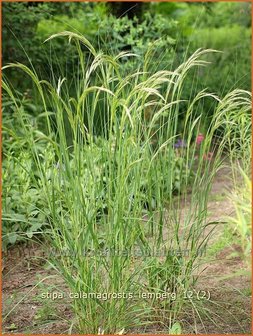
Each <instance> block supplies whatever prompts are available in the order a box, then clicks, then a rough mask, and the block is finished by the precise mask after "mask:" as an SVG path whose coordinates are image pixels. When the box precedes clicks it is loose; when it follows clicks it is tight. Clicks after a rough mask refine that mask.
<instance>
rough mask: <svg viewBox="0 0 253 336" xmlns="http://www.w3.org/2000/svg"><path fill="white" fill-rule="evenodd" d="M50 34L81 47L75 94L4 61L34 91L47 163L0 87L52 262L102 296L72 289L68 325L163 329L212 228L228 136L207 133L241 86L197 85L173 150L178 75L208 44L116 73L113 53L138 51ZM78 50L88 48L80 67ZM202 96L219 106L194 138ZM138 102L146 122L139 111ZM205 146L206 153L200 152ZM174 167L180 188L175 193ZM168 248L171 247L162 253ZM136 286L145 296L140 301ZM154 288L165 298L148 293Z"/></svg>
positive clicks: (72, 285)
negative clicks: (43, 203)
mask: <svg viewBox="0 0 253 336" xmlns="http://www.w3.org/2000/svg"><path fill="white" fill-rule="evenodd" d="M59 37H68V38H69V41H70V42H72V41H73V42H74V43H75V44H76V48H77V52H78V55H79V68H80V73H79V78H77V79H76V84H75V86H76V92H75V93H74V94H73V95H72V94H71V93H70V90H69V86H68V82H67V81H66V80H65V78H64V77H63V78H60V79H59V80H58V82H57V83H50V82H48V81H45V80H40V79H39V78H38V75H37V74H36V72H35V71H32V70H30V69H29V68H28V67H26V66H24V65H22V64H10V65H8V66H6V67H4V68H7V67H13V68H17V69H21V70H23V71H24V72H25V73H26V74H27V75H28V76H30V78H31V79H32V81H33V82H34V84H35V86H36V87H37V90H38V92H39V94H40V97H41V101H42V104H43V106H44V109H45V113H44V117H45V120H46V123H47V127H48V130H47V134H43V133H41V138H43V140H47V141H48V148H47V153H46V155H45V158H46V160H44V159H43V158H42V157H41V155H40V154H39V153H38V151H37V150H36V146H35V145H34V138H33V133H32V132H31V131H30V128H29V124H27V120H26V119H25V117H24V115H23V114H22V111H21V108H20V106H19V104H18V102H17V100H16V99H15V94H14V93H13V92H12V90H11V87H10V85H9V84H8V81H7V80H4V82H3V89H4V90H5V91H6V92H7V94H9V96H10V97H11V99H12V100H13V102H14V104H15V105H16V109H17V111H18V113H19V114H20V122H21V124H22V127H23V128H24V130H25V134H26V141H27V145H28V147H29V151H30V152H31V153H32V155H33V157H34V160H35V162H36V165H37V168H38V171H39V176H33V179H34V182H35V183H36V184H37V187H38V188H39V189H40V190H41V192H42V193H43V194H44V195H45V197H46V199H47V202H48V207H49V209H50V213H49V215H48V224H49V226H50V228H51V229H50V234H49V235H48V239H49V241H50V243H51V244H52V246H53V247H54V248H55V251H56V252H57V255H55V256H52V257H51V260H50V261H51V263H52V265H53V266H54V267H55V269H56V270H57V271H58V272H59V274H60V275H61V276H62V277H63V278H64V280H65V283H66V285H67V286H68V288H69V290H70V291H71V292H73V293H84V295H89V293H93V294H94V293H95V294H96V293H97V294H99V293H100V294H102V293H107V295H108V297H105V296H101V297H94V296H93V297H92V298H87V299H80V296H78V297H74V298H73V301H72V305H73V309H74V312H75V317H76V318H75V321H74V322H73V323H74V324H75V327H76V328H78V329H79V331H80V332H81V333H95V334H96V333H122V332H123V331H131V330H134V328H136V327H140V326H142V325H149V324H151V325H152V324H153V325H155V326H157V327H158V325H160V326H159V328H160V327H162V328H165V329H166V330H169V329H170V330H173V328H174V327H173V326H175V322H176V321H177V318H178V314H179V313H180V311H181V310H182V307H183V305H184V304H185V300H184V293H185V291H187V289H189V288H191V286H193V285H194V279H195V277H194V276H193V274H195V273H196V271H197V268H198V265H199V262H198V261H199V257H200V255H201V253H200V251H202V250H203V249H204V248H205V247H206V245H207V242H208V238H209V236H210V234H211V232H212V230H209V229H208V228H209V226H211V224H212V223H207V222H206V217H207V211H206V209H207V200H208V194H209V191H210V187H211V183H212V179H213V177H214V175H215V173H216V172H217V170H218V169H219V167H220V166H221V164H222V160H221V155H222V151H223V148H224V146H225V143H226V141H227V140H226V139H223V138H222V139H219V143H218V145H217V144H216V145H215V143H214V141H213V140H214V137H215V134H216V133H215V132H216V131H217V129H218V128H219V127H220V126H222V125H223V123H224V118H223V117H222V116H224V115H226V111H227V109H228V108H229V106H230V105H233V108H234V110H235V111H236V109H237V108H238V109H239V108H242V106H247V104H248V100H244V98H241V99H239V100H233V98H234V97H235V96H237V95H238V98H239V97H241V96H242V97H243V96H244V95H248V93H247V92H239V91H237V92H234V93H233V94H231V96H230V98H227V97H225V99H224V100H221V99H220V98H218V97H217V96H216V95H214V94H210V93H207V92H206V91H205V90H204V91H202V92H199V93H198V94H197V96H196V97H194V98H193V99H192V100H191V101H189V102H187V110H186V111H185V119H184V130H183V139H184V142H185V144H186V146H185V147H183V148H181V149H180V150H179V151H177V152H176V151H175V149H174V146H175V143H176V141H177V139H178V134H177V132H178V130H177V124H178V120H179V107H180V104H181V102H182V100H181V97H182V90H183V82H184V79H185V77H186V76H187V73H188V72H189V71H190V69H192V68H193V67H195V66H204V65H206V61H204V60H202V58H201V57H202V56H205V55H206V54H209V53H211V52H215V51H213V50H197V51H196V52H195V53H194V54H193V55H192V56H191V57H190V58H189V59H188V60H186V61H185V62H184V63H183V64H182V65H180V66H179V67H178V68H177V69H176V70H175V71H158V72H156V73H148V72H147V71H146V69H147V68H148V67H147V64H145V62H144V69H136V72H134V73H130V74H127V75H126V74H122V73H121V62H122V59H126V58H127V57H136V56H137V55H134V54H130V53H121V54H119V55H118V56H116V57H111V56H109V55H104V54H103V53H102V52H97V51H96V50H95V49H94V48H93V46H92V45H91V44H90V43H89V41H87V40H86V39H85V38H84V37H83V36H80V35H77V34H75V33H71V32H63V33H60V34H56V35H53V36H51V37H50V39H53V38H59ZM83 47H85V48H87V49H88V50H89V52H90V55H91V56H90V57H91V58H92V60H91V62H90V63H87V62H86V59H85V57H84V54H83V52H82V48H83ZM148 61H149V60H148V57H147V58H146V62H148ZM207 98H208V99H214V100H215V101H217V107H216V110H215V111H214V113H213V117H212V120H209V128H208V130H207V133H206V135H205V140H204V141H203V142H202V144H200V145H198V144H196V142H195V134H196V133H198V132H199V129H200V127H201V125H202V124H203V123H204V122H205V118H206V117H205V116H204V115H202V114H197V112H196V111H197V106H198V104H199V102H200V101H201V100H203V99H207ZM229 99H230V100H229ZM242 102H244V104H243V103H242ZM48 105H50V111H52V112H53V113H52V112H49V108H48V107H47V106H48ZM243 108H244V107H243ZM245 109H246V107H245ZM147 110H148V111H151V116H150V118H145V113H146V111H147ZM98 130H100V131H98ZM67 131H68V133H67ZM69 136H70V138H71V141H70V142H69V139H68V137H69ZM209 152H212V153H213V158H212V161H209V160H204V157H205V155H206V154H207V153H209ZM180 160H181V161H180ZM175 162H183V163H184V164H181V166H180V165H179V166H178V165H176V164H175ZM190 172H194V174H193V176H191V174H190ZM178 175H179V181H180V186H179V187H178V193H179V195H178V197H177V199H174V193H175V185H174V181H175V178H176V176H178ZM186 202H188V204H189V206H188V208H187V211H186V212H185V213H184V214H183V213H182V211H181V207H182V204H184V203H186ZM144 209H145V211H144ZM40 210H41V211H43V209H40ZM174 250H176V251H177V253H176V254H173V253H171V251H174ZM161 251H162V253H161ZM184 251H187V255H184ZM140 293H144V294H145V295H144V294H143V296H141V297H139V296H138V295H139V294H140ZM148 293H151V294H155V295H156V296H155V295H153V296H152V295H151V296H150V295H148ZM95 294H94V295H95ZM162 294H163V295H164V294H166V295H168V294H170V296H168V297H167V298H166V300H162V301H161V300H157V299H156V298H157V297H159V295H160V296H161V295H162ZM172 294H173V295H172Z"/></svg>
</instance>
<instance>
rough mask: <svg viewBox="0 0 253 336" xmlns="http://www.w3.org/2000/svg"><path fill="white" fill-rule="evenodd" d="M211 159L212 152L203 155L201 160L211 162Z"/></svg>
mask: <svg viewBox="0 0 253 336" xmlns="http://www.w3.org/2000/svg"><path fill="white" fill-rule="evenodd" d="M212 157H213V153H212V152H209V153H207V154H204V156H203V159H204V160H208V161H211V160H212Z"/></svg>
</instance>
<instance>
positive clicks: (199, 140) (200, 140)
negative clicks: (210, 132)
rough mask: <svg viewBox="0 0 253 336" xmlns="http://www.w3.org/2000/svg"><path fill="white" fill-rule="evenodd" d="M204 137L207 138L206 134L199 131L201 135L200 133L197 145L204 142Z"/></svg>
mask: <svg viewBox="0 0 253 336" xmlns="http://www.w3.org/2000/svg"><path fill="white" fill-rule="evenodd" d="M204 139H205V137H204V135H203V134H201V133H199V135H198V136H197V138H196V143H197V145H200V144H201V142H202V141H203V140H204Z"/></svg>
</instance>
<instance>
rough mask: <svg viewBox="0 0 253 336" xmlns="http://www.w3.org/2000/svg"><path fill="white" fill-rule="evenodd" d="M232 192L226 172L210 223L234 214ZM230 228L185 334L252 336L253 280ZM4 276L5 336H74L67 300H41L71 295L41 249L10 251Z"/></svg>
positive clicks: (221, 235)
mask: <svg viewBox="0 0 253 336" xmlns="http://www.w3.org/2000/svg"><path fill="white" fill-rule="evenodd" d="M230 190H232V182H231V179H230V172H229V169H228V168H224V169H222V170H221V171H220V172H219V173H218V174H217V176H216V178H215V181H214V184H213V187H212V192H211V197H210V202H209V205H208V214H209V220H210V221H222V220H223V219H224V218H226V216H229V215H232V214H233V206H232V204H231V203H230V202H229V201H228V198H227V195H228V193H229V192H230ZM186 206H187V205H186ZM224 222H225V220H224ZM226 225H227V224H224V225H222V224H221V225H220V226H218V228H217V230H216V232H215V235H214V237H213V238H212V240H211V244H210V247H209V248H210V249H211V252H210V253H208V256H205V257H203V265H202V266H201V267H202V271H203V272H202V273H201V276H200V279H199V282H198V288H199V290H201V291H203V292H205V293H206V294H205V295H207V296H208V299H206V300H205V301H204V302H203V310H201V312H200V311H199V310H194V309H193V308H189V309H188V308H186V309H185V310H184V311H183V312H182V316H181V324H182V325H183V333H184V334H189V333H191V334H251V275H250V271H249V267H248V266H247V264H246V262H245V261H244V260H243V258H242V253H241V251H240V246H239V239H238V237H237V236H236V234H235V233H234V232H231V230H230V231H229V229H228V228H226V227H225V226H226ZM227 235H228V238H227V240H226V236H227ZM2 274H3V275H2V293H3V294H2V298H3V312H2V314H3V333H7V334H10V333H12V334H15V333H22V334H68V333H69V332H70V330H71V321H73V319H74V318H73V315H72V312H71V308H70V303H69V302H68V301H67V299H65V298H64V299H59V298H57V299H55V300H53V299H52V298H49V299H43V298H42V297H41V296H42V293H43V292H44V293H47V292H49V291H51V292H52V291H53V290H54V289H56V288H57V292H59V290H61V289H62V290H63V291H64V290H65V291H66V288H64V284H63V282H62V280H61V278H60V277H59V276H58V275H57V274H56V272H55V271H54V270H53V269H52V268H51V267H50V265H48V263H46V262H45V259H43V252H42V249H41V247H40V246H39V245H36V244H29V245H27V246H25V245H19V246H15V247H13V248H11V249H9V251H8V253H7V254H4V255H3V262H2ZM209 296H210V298H209ZM45 300H47V301H45ZM45 302H47V304H45ZM72 333H74V330H72ZM133 333H139V334H143V333H149V334H157V333H162V330H159V328H157V329H156V330H135V331H134V332H133Z"/></svg>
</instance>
